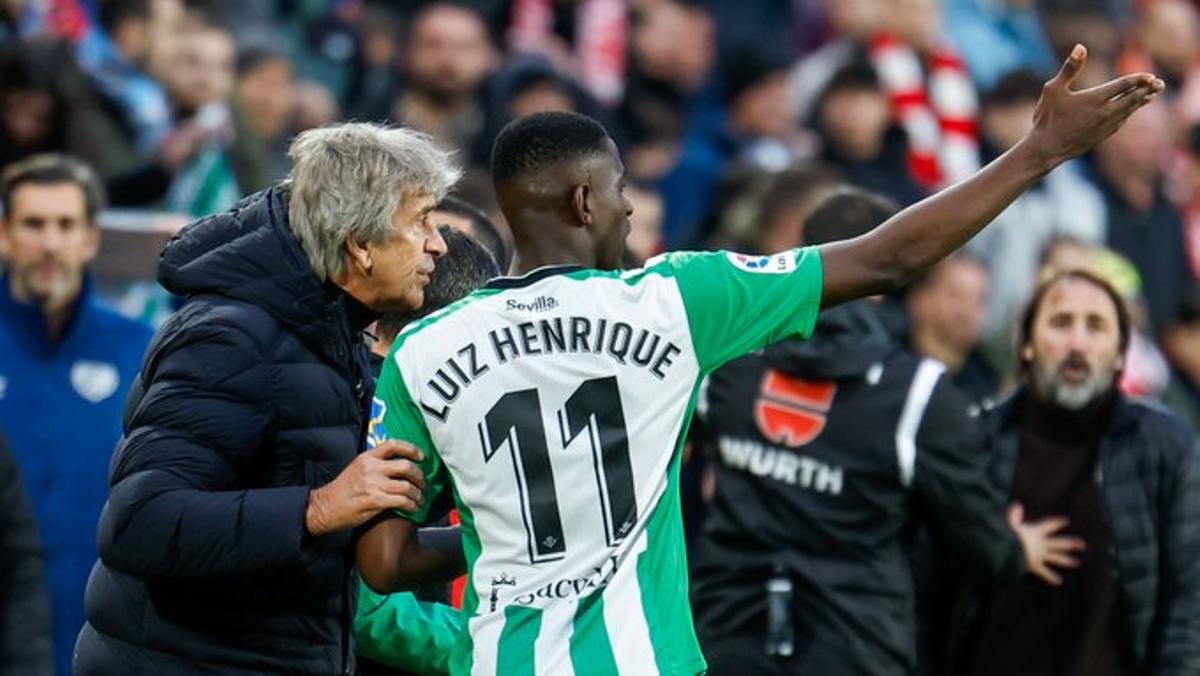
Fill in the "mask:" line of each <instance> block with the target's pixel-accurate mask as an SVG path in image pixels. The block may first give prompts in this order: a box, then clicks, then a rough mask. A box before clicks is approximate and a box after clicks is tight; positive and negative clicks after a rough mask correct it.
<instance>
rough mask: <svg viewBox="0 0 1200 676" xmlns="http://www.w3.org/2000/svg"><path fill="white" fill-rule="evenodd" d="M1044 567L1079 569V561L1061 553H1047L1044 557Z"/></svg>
mask: <svg viewBox="0 0 1200 676" xmlns="http://www.w3.org/2000/svg"><path fill="white" fill-rule="evenodd" d="M1042 565H1044V566H1054V567H1055V568H1078V567H1079V559H1078V558H1076V557H1074V556H1071V555H1070V554H1063V553H1061V552H1046V554H1045V556H1043V557H1042Z"/></svg>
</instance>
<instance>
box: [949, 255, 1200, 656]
mask: <svg viewBox="0 0 1200 676" xmlns="http://www.w3.org/2000/svg"><path fill="white" fill-rule="evenodd" d="M1128 341H1129V315H1128V313H1127V311H1126V310H1125V308H1124V306H1123V304H1122V302H1121V299H1120V296H1118V295H1117V293H1116V292H1115V291H1114V290H1113V289H1112V287H1111V286H1110V285H1109V284H1107V283H1106V282H1105V281H1103V280H1101V279H1100V278H1098V277H1095V276H1093V275H1091V274H1088V273H1086V272H1080V271H1069V272H1065V273H1061V274H1059V275H1058V276H1056V277H1053V278H1051V279H1050V280H1048V281H1047V282H1045V283H1044V284H1043V285H1042V286H1041V287H1039V289H1038V290H1037V291H1036V292H1035V294H1034V296H1033V300H1032V301H1031V303H1030V306H1029V309H1028V310H1027V311H1026V313H1025V315H1024V318H1023V320H1022V322H1021V341H1020V358H1021V371H1022V373H1021V376H1022V387H1021V389H1019V390H1018V391H1017V393H1016V394H1015V395H1014V396H1013V397H1012V398H1011V399H1010V400H1009V401H1007V402H1006V403H1005V404H1004V405H1002V406H1001V407H999V408H998V409H995V410H994V411H991V412H989V413H988V415H987V416H986V422H987V427H988V430H989V435H988V445H989V448H990V460H989V463H990V466H989V473H990V475H991V478H992V479H993V481H994V482H995V485H997V486H999V487H1001V488H1002V490H1003V491H1004V492H1006V493H1007V494H1008V495H1009V496H1010V498H1011V499H1012V500H1015V501H1019V502H1020V503H1022V504H1023V505H1024V508H1025V510H1026V512H1027V513H1028V514H1029V515H1030V516H1032V517H1037V516H1040V515H1044V514H1051V513H1054V514H1064V515H1065V516H1066V517H1067V518H1069V519H1070V526H1069V528H1068V531H1067V532H1069V533H1071V534H1073V535H1077V536H1079V537H1081V538H1083V539H1084V540H1086V541H1087V549H1086V550H1085V551H1084V552H1083V554H1082V556H1081V557H1080V564H1081V565H1080V566H1079V567H1078V568H1077V569H1075V570H1072V571H1069V572H1068V573H1066V574H1065V575H1064V578H1063V584H1062V585H1061V586H1058V587H1046V586H1044V585H1037V584H1033V582H1032V581H1031V580H1028V579H1026V580H1020V581H1016V582H1012V583H1010V584H1006V585H1002V586H999V587H994V588H991V589H989V590H987V591H986V592H984V593H980V594H976V595H972V596H971V597H969V598H968V599H966V601H965V602H964V603H963V604H961V605H960V608H959V611H960V612H959V621H958V622H956V623H955V624H954V627H955V629H956V630H957V634H958V636H957V640H955V641H954V642H953V643H954V645H955V648H954V649H953V650H952V656H951V657H952V659H951V662H950V670H949V672H950V673H955V674H1015V673H1020V674H1059V675H1067V676H1070V675H1075V674H1078V675H1083V674H1088V675H1117V674H1196V673H1200V453H1198V452H1197V448H1196V445H1195V439H1194V435H1193V433H1192V432H1191V430H1189V429H1188V427H1187V425H1186V424H1185V423H1183V422H1182V421H1181V420H1179V419H1178V418H1176V417H1175V416H1173V415H1171V414H1169V413H1167V412H1165V411H1163V410H1160V409H1157V408H1153V407H1151V406H1148V405H1146V404H1143V403H1140V402H1137V401H1134V400H1132V399H1129V398H1128V397H1125V396H1124V395H1121V394H1120V393H1119V392H1118V391H1117V389H1116V387H1115V385H1114V383H1115V382H1116V381H1117V376H1118V375H1119V373H1120V371H1121V367H1122V355H1123V354H1125V348H1126V346H1127V345H1128Z"/></svg>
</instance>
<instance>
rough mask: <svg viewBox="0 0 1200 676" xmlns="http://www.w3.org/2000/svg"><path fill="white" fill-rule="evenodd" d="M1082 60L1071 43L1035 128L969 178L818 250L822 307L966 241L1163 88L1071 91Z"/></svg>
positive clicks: (1082, 52) (1139, 85) (915, 269)
mask: <svg viewBox="0 0 1200 676" xmlns="http://www.w3.org/2000/svg"><path fill="white" fill-rule="evenodd" d="M1086 61H1087V50H1086V49H1084V48H1083V46H1082V45H1076V46H1075V49H1074V50H1073V51H1072V52H1071V56H1070V57H1069V58H1068V59H1067V61H1066V62H1065V63H1064V64H1063V67H1062V70H1060V71H1059V72H1058V75H1056V76H1054V79H1052V80H1050V81H1049V82H1047V83H1046V85H1045V87H1044V88H1043V89H1042V97H1041V100H1039V101H1038V105H1037V110H1036V111H1035V112H1034V126H1033V130H1032V131H1031V132H1030V133H1029V135H1028V136H1026V137H1025V138H1024V139H1022V140H1021V141H1020V142H1019V143H1018V144H1017V145H1016V146H1014V147H1013V148H1012V149H1011V150H1009V151H1008V152H1007V153H1005V154H1004V155H1002V156H1000V157H999V158H997V159H996V160H995V161H994V162H992V163H991V164H989V165H988V166H986V167H984V168H983V169H982V170H980V171H979V173H977V174H975V175H974V176H972V177H971V178H969V179H967V180H965V181H962V182H961V183H958V184H957V185H955V186H953V187H950V188H947V189H946V190H943V191H941V192H939V193H938V194H936V195H933V196H932V197H929V198H927V199H925V200H922V201H920V202H918V203H916V204H914V205H913V206H911V207H909V208H907V209H905V210H904V211H901V212H900V213H898V214H896V215H895V216H893V217H892V218H890V219H888V220H887V221H886V222H885V223H884V224H883V225H881V226H880V227H878V228H876V229H875V230H874V231H872V232H870V233H868V234H866V235H863V236H861V237H856V238H854V239H851V240H846V241H843V242H833V243H831V244H826V245H824V246H822V247H821V260H822V263H823V267H824V289H823V293H822V299H821V306H822V307H823V308H828V307H832V306H834V305H837V304H839V303H843V302H845V301H848V300H853V299H855V298H861V297H863V296H870V295H874V294H879V293H886V292H888V291H892V290H894V289H896V288H898V287H900V286H902V285H904V284H905V283H906V282H907V281H908V280H910V279H912V278H913V277H915V276H917V275H918V274H920V273H921V272H922V271H924V270H925V269H927V268H929V267H930V266H932V265H933V264H934V263H937V262H938V261H939V260H941V259H942V258H944V257H946V256H947V255H949V254H950V253H951V252H952V251H954V250H955V249H957V248H959V247H961V246H962V245H963V244H965V243H966V242H967V241H968V240H969V239H971V237H973V236H974V235H975V233H977V232H979V231H980V230H982V229H983V227H984V226H985V225H987V224H988V223H990V222H991V221H992V219H994V218H995V217H996V216H998V215H999V214H1000V212H1001V211H1003V210H1004V209H1005V208H1006V207H1007V206H1008V205H1009V204H1011V203H1012V201H1013V200H1015V199H1016V198H1017V197H1018V196H1020V195H1021V193H1023V192H1025V190H1026V189H1028V188H1029V186H1031V185H1032V184H1033V183H1034V182H1035V181H1037V180H1038V179H1039V178H1040V177H1042V176H1043V175H1045V174H1046V173H1047V172H1049V171H1050V170H1051V169H1053V168H1054V167H1056V166H1058V165H1060V164H1062V163H1063V162H1066V161H1067V160H1069V159H1071V158H1073V157H1075V156H1077V155H1081V154H1083V153H1085V152H1087V151H1088V150H1090V149H1091V148H1093V147H1095V146H1096V145H1097V144H1098V143H1100V142H1101V141H1103V140H1104V139H1106V138H1108V137H1109V136H1110V135H1112V133H1113V132H1115V131H1116V130H1117V129H1118V128H1120V126H1121V125H1122V124H1123V123H1124V122H1125V120H1126V119H1127V118H1128V117H1129V116H1130V115H1131V114H1133V112H1134V111H1136V110H1137V109H1138V108H1141V107H1142V106H1144V105H1146V104H1147V103H1149V102H1150V101H1151V100H1152V99H1153V98H1154V97H1155V96H1157V95H1158V94H1159V93H1160V92H1161V91H1162V90H1163V83H1162V81H1161V80H1159V79H1158V78H1156V77H1154V76H1153V75H1149V74H1146V73H1139V74H1136V75H1127V76H1125V77H1121V78H1117V79H1115V80H1112V81H1109V82H1107V83H1105V84H1102V85H1099V86H1096V87H1092V88H1091V89H1084V90H1080V91H1075V90H1073V89H1071V83H1072V82H1073V81H1074V80H1075V76H1076V75H1078V74H1079V71H1081V70H1082V69H1083V66H1084V64H1085V63H1086Z"/></svg>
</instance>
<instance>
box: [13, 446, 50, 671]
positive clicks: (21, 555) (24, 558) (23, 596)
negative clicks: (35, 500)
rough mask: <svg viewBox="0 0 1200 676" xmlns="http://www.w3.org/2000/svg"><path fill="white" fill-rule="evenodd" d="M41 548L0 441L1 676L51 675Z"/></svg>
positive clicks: (22, 490) (30, 512)
mask: <svg viewBox="0 0 1200 676" xmlns="http://www.w3.org/2000/svg"><path fill="white" fill-rule="evenodd" d="M42 563H43V562H42V544H41V539H40V538H39V537H38V528H37V523H36V522H35V520H34V517H33V509H32V508H30V506H29V500H28V498H26V496H25V486H24V484H23V482H22V481H21V472H20V470H18V469H17V464H16V462H15V461H14V460H13V457H12V455H10V454H9V452H8V448H7V447H6V446H5V445H4V439H3V438H2V437H0V589H3V590H4V595H3V596H0V676H52V674H54V651H53V647H54V642H53V641H52V635H51V633H50V598H49V596H47V594H46V577H45V571H44V569H43V566H42Z"/></svg>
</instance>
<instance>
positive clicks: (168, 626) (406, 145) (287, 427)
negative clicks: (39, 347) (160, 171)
mask: <svg viewBox="0 0 1200 676" xmlns="http://www.w3.org/2000/svg"><path fill="white" fill-rule="evenodd" d="M290 154H291V157H292V160H293V163H294V167H293V169H292V172H291V174H290V176H289V177H288V180H287V181H285V182H284V183H283V184H281V185H279V186H276V187H274V188H271V189H269V190H266V191H264V192H262V193H259V194H256V195H253V196H251V197H249V198H247V199H246V200H244V201H243V202H242V203H241V204H240V205H238V206H237V207H236V208H234V209H233V210H232V211H230V212H227V213H224V214H220V215H217V216H214V217H210V218H206V219H202V220H200V221H198V222H196V223H194V224H192V225H191V226H189V227H187V228H185V229H184V230H183V231H182V232H180V233H179V235H178V236H176V237H175V238H174V239H173V240H172V241H171V243H170V244H168V245H167V247H166V249H165V250H164V251H163V254H162V257H161V260H160V261H159V271H158V275H159V281H160V282H161V283H162V284H163V286H165V287H166V288H167V289H168V290H170V291H172V292H173V293H176V294H179V295H182V296H185V297H186V298H187V301H186V302H185V304H184V305H183V307H182V308H181V309H180V310H179V311H178V312H177V313H176V314H175V315H173V316H172V317H171V318H170V319H169V320H168V321H167V323H166V324H165V325H164V326H163V327H162V329H161V330H160V331H159V332H158V335H157V336H156V337H155V339H154V341H153V342H152V343H151V345H150V347H149V350H148V353H147V355H146V358H145V360H144V363H143V366H142V370H141V372H140V374H139V376H138V378H137V380H136V381H135V382H134V383H133V386H132V390H131V393H130V398H129V401H128V404H127V408H126V411H125V423H124V437H123V438H122V440H121V442H120V444H119V445H118V447H117V450H116V455H115V457H114V458H113V461H112V465H111V476H110V490H111V492H110V496H109V500H108V503H107V505H105V508H104V513H103V515H102V516H101V519H100V525H99V544H100V562H99V563H98V564H97V565H96V567H95V569H94V570H93V571H92V576H91V580H90V581H89V583H88V589H87V599H86V605H87V617H88V623H87V625H86V626H85V627H84V629H83V632H82V633H81V634H80V637H79V641H78V644H77V646H76V657H75V671H76V673H78V674H100V673H104V674H115V673H145V674H150V673H153V674H175V673H194V672H201V671H202V672H205V673H212V672H213V671H214V670H215V671H219V672H220V673H223V674H243V673H251V672H253V673H261V672H264V671H270V672H287V673H323V674H329V673H343V674H349V673H353V672H354V670H355V665H354V658H353V650H352V649H351V640H350V632H351V619H352V618H353V616H354V611H355V602H356V594H355V592H356V590H357V580H356V579H355V576H354V574H353V563H354V560H353V553H352V551H351V548H350V545H351V537H352V536H351V529H353V528H354V527H356V526H358V525H360V524H362V523H363V522H365V521H366V520H367V519H369V518H370V517H372V516H374V515H375V514H376V513H378V512H380V511H381V510H385V509H409V510H411V509H414V508H416V506H417V504H418V500H419V499H420V497H419V496H420V487H421V482H422V479H421V475H420V473H419V472H418V471H416V469H415V467H414V466H413V464H412V463H410V462H409V461H408V460H405V459H403V458H410V459H415V458H416V457H418V456H417V455H416V451H415V450H414V449H412V447H411V446H407V445H406V444H401V443H397V444H388V445H386V446H381V447H378V448H376V449H374V450H372V451H371V452H369V453H365V454H362V455H358V451H359V449H360V448H362V445H363V431H364V430H365V429H366V422H367V418H368V410H369V405H370V400H371V387H370V385H371V381H370V373H369V370H368V362H367V356H366V350H365V348H364V345H363V341H362V338H361V329H362V328H363V327H365V326H366V325H367V324H368V323H369V322H370V321H371V320H372V319H374V317H375V314H376V312H378V311H381V310H388V309H401V308H414V307H417V306H419V305H420V304H421V303H422V301H423V298H424V287H425V285H426V284H428V282H429V276H430V274H431V273H432V271H433V269H434V260H435V258H437V257H438V256H440V255H441V254H442V253H443V252H444V251H445V243H444V242H443V240H442V238H441V236H440V235H439V234H438V232H437V229H436V227H435V226H434V224H433V223H432V222H431V220H430V219H429V212H430V211H431V210H432V209H433V207H434V205H435V204H437V201H438V200H439V199H441V197H442V196H443V195H444V194H445V193H446V192H447V191H448V190H449V189H450V187H451V186H452V185H453V184H454V182H455V181H456V180H457V178H458V176H459V171H458V169H457V168H455V167H454V166H453V165H452V164H451V162H450V160H449V157H448V156H447V154H446V153H445V152H443V151H442V150H440V149H438V148H437V147H436V146H435V145H434V144H433V143H431V142H430V140H429V139H428V138H427V137H424V136H422V135H419V134H416V133H414V132H411V131H408V130H403V129H385V128H382V127H376V126H372V125H365V124H346V125H340V126H335V127H328V128H324V129H318V130H314V131H311V132H307V133H305V134H302V135H301V136H300V137H299V138H297V139H296V141H295V142H294V143H293V144H292V148H291V151H290ZM458 556H461V554H459V555H458ZM446 559H447V566H448V567H449V568H456V567H461V565H462V564H461V559H457V560H456V557H455V555H454V554H447V555H446Z"/></svg>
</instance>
